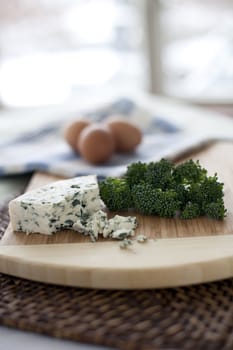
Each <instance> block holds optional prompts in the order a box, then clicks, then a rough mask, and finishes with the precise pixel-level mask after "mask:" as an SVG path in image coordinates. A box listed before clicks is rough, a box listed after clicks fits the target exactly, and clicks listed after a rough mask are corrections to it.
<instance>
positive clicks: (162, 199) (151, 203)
mask: <svg viewBox="0 0 233 350" xmlns="http://www.w3.org/2000/svg"><path fill="white" fill-rule="evenodd" d="M132 197H133V203H134V208H135V209H136V210H137V211H138V212H139V213H141V214H145V215H158V216H163V217H169V218H170V217H173V216H175V214H176V213H177V211H179V210H180V201H179V200H178V198H177V193H176V192H175V191H173V190H166V191H162V190H160V189H155V188H154V187H153V186H152V185H151V184H148V183H141V184H139V185H136V186H134V187H133V189H132Z"/></svg>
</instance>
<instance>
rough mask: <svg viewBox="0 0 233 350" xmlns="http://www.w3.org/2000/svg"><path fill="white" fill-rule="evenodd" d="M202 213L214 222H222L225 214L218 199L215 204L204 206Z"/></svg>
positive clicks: (222, 204)
mask: <svg viewBox="0 0 233 350" xmlns="http://www.w3.org/2000/svg"><path fill="white" fill-rule="evenodd" d="M204 211H205V214H206V216H208V217H209V218H212V219H216V220H223V219H224V217H225V216H226V212H227V210H226V209H225V207H224V202H223V199H219V200H217V201H216V202H212V203H209V204H206V206H205V208H204Z"/></svg>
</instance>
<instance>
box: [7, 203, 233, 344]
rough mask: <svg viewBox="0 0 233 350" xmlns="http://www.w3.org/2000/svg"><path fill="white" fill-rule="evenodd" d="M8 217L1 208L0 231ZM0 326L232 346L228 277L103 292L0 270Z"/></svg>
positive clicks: (126, 340) (95, 340) (89, 337)
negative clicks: (193, 283)
mask: <svg viewBox="0 0 233 350" xmlns="http://www.w3.org/2000/svg"><path fill="white" fill-rule="evenodd" d="M8 221H9V218H8V212H7V206H6V205H5V206H2V207H1V208H0V223H1V224H0V232H1V233H3V232H4V230H5V227H6V226H7V224H8ZM0 283H1V289H0V324H2V325H6V326H11V327H16V328H19V329H23V330H28V331H33V332H38V333H43V334H47V335H51V336H54V337H60V338H66V339H71V340H77V341H80V342H87V343H92V344H101V345H106V346H111V347H114V348H118V349H127V350H131V349H136V350H137V349H138V350H139V349H140V350H144V349H145V350H152V349H195V350H199V349H200V350H201V349H203V350H208V349H209V350H212V349H218V350H219V349H221V350H223V349H233V279H228V280H225V281H221V282H216V283H209V284H202V285H199V286H193V287H186V288H174V289H163V290H145V291H106V290H90V289H80V288H71V287H61V286H54V285H49V284H43V283H37V282H31V281H27V280H24V279H20V278H15V277H9V276H6V275H4V274H0Z"/></svg>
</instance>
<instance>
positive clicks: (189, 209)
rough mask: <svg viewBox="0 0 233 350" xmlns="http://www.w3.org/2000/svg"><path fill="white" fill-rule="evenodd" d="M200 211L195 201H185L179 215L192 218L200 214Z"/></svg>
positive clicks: (182, 217) (183, 217)
mask: <svg viewBox="0 0 233 350" xmlns="http://www.w3.org/2000/svg"><path fill="white" fill-rule="evenodd" d="M200 214H201V211H200V208H199V205H198V204H197V203H191V202H189V203H187V204H186V206H185V208H184V210H183V211H182V213H181V215H180V217H181V219H194V218H197V217H198V216H200Z"/></svg>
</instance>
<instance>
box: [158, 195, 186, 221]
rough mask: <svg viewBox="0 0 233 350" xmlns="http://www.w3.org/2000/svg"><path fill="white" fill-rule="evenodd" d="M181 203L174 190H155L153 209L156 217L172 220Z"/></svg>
mask: <svg viewBox="0 0 233 350" xmlns="http://www.w3.org/2000/svg"><path fill="white" fill-rule="evenodd" d="M180 206H181V202H180V201H179V200H178V196H177V193H176V192H175V191H174V190H170V189H169V190H166V191H162V190H161V189H156V190H155V201H154V209H155V213H156V215H158V216H162V217H167V218H172V217H174V216H175V215H176V213H177V212H179V210H180Z"/></svg>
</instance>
